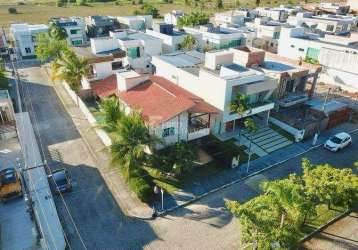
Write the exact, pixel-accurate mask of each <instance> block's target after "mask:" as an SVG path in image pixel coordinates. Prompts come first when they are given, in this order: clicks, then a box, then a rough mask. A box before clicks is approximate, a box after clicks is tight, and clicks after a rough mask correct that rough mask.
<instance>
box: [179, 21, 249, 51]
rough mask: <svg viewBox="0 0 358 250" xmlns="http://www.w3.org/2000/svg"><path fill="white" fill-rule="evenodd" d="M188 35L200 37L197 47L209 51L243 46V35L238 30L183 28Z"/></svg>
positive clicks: (211, 27) (207, 26) (200, 27)
mask: <svg viewBox="0 0 358 250" xmlns="http://www.w3.org/2000/svg"><path fill="white" fill-rule="evenodd" d="M183 29H184V31H185V32H186V33H188V34H191V35H194V36H197V37H200V36H201V41H199V44H200V45H199V47H201V48H205V47H208V48H210V49H224V48H233V47H237V46H240V45H243V44H245V34H244V32H243V31H241V30H240V29H235V28H225V27H221V26H216V27H215V26H213V25H212V24H208V25H201V26H199V27H184V28H183Z"/></svg>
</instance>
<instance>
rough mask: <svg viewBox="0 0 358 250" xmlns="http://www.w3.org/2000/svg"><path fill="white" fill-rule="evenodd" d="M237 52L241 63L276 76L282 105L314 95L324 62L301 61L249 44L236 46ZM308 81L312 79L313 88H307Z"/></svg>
mask: <svg viewBox="0 0 358 250" xmlns="http://www.w3.org/2000/svg"><path fill="white" fill-rule="evenodd" d="M236 54H237V63H238V64H240V65H242V66H245V67H249V68H253V69H256V70H258V71H261V72H263V73H265V74H267V75H269V76H270V77H273V78H275V79H277V81H278V85H277V89H276V90H275V92H274V97H275V102H276V103H277V105H278V106H279V107H283V108H286V107H290V106H293V105H296V104H299V103H303V102H305V101H307V100H308V98H309V97H312V95H313V93H314V91H315V87H316V84H317V79H318V77H319V73H320V72H321V69H322V68H321V66H319V65H312V64H307V63H304V62H302V63H299V62H298V61H297V60H292V59H289V58H285V57H282V56H279V55H276V54H272V53H268V52H265V51H263V50H260V49H255V48H250V47H240V48H237V51H236ZM308 81H310V88H308V84H307V83H308Z"/></svg>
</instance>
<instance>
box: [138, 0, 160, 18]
mask: <svg viewBox="0 0 358 250" xmlns="http://www.w3.org/2000/svg"><path fill="white" fill-rule="evenodd" d="M141 9H142V12H141V13H142V14H145V15H152V16H153V18H158V17H159V10H158V9H157V8H155V7H154V6H153V5H151V4H148V3H145V4H143V6H142V7H141Z"/></svg>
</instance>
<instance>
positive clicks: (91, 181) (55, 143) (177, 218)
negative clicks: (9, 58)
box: [19, 67, 358, 249]
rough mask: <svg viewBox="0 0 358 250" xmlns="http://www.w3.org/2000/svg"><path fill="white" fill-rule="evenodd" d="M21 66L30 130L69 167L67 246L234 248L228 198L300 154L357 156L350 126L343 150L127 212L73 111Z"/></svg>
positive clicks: (63, 213)
mask: <svg viewBox="0 0 358 250" xmlns="http://www.w3.org/2000/svg"><path fill="white" fill-rule="evenodd" d="M19 73H20V74H21V76H22V78H23V80H25V81H24V82H23V86H22V92H23V96H24V102H25V104H26V107H27V110H28V111H30V114H31V118H32V121H33V122H34V123H35V124H34V128H35V131H36V130H37V129H38V131H37V132H38V134H37V136H38V140H39V144H40V145H42V148H43V150H44V156H45V159H46V160H47V162H48V164H49V165H50V167H51V168H52V169H57V168H64V167H65V168H67V169H68V170H69V171H70V173H71V175H72V179H73V182H74V188H73V192H71V193H68V194H64V195H63V199H62V198H61V197H60V196H57V197H56V206H57V208H58V213H59V215H60V219H61V221H62V224H63V227H64V229H65V232H66V234H67V237H68V244H69V248H70V249H85V248H87V249H169V248H170V249H237V248H238V247H239V241H240V234H239V223H238V220H236V219H233V218H232V216H231V215H230V214H229V213H228V212H227V211H226V210H225V208H224V202H225V200H226V199H233V200H239V201H241V202H244V201H246V200H248V199H250V198H252V197H254V196H255V195H257V194H258V192H259V188H258V187H259V183H260V182H261V181H264V180H273V179H277V178H284V177H286V176H287V175H289V174H290V173H301V167H300V162H301V158H302V157H306V158H308V159H310V160H311V161H312V162H313V163H326V162H327V163H329V164H332V165H333V166H336V167H340V168H343V167H352V166H353V163H354V162H355V161H357V160H358V156H357V155H356V152H358V135H357V134H355V135H353V136H352V137H353V145H352V146H351V147H349V148H347V149H345V150H342V151H341V152H338V153H331V152H328V151H327V150H325V149H323V148H322V147H320V148H318V149H315V150H312V151H310V152H308V153H306V154H304V155H303V156H300V157H296V158H294V159H291V160H289V161H287V162H285V163H283V164H280V165H278V166H276V167H275V168H273V169H271V170H268V171H266V172H264V173H262V174H259V175H256V176H253V177H251V178H249V179H247V180H246V181H243V182H239V183H236V184H234V185H232V186H230V187H228V188H226V189H224V190H221V191H219V192H216V193H213V194H210V195H208V196H207V197H205V198H203V199H201V200H199V201H197V202H195V203H193V204H191V205H189V206H187V207H184V208H180V209H178V210H175V211H174V212H172V213H170V214H168V215H166V216H164V217H160V218H157V219H155V220H153V221H143V220H139V219H132V218H128V217H126V216H125V215H124V214H123V212H122V211H121V209H120V208H119V207H118V205H117V204H116V201H115V200H114V198H113V196H112V194H111V192H110V191H109V189H108V187H107V186H106V184H105V182H104V180H103V178H102V176H101V175H100V174H99V172H98V169H97V167H96V164H95V160H94V159H93V157H92V156H91V153H90V151H89V149H88V148H87V146H86V144H85V143H84V141H83V139H82V138H81V136H80V134H79V132H78V131H77V128H76V119H77V118H76V117H70V116H69V115H68V113H67V112H66V110H65V109H64V107H63V104H62V103H61V101H60V100H59V98H58V96H57V95H56V92H55V90H54V89H53V87H52V86H51V84H50V81H49V79H48V78H47V75H46V74H45V72H44V70H43V69H41V68H39V67H27V68H26V67H23V68H22V69H19ZM72 105H75V104H72ZM355 142H357V143H355ZM355 171H356V170H355Z"/></svg>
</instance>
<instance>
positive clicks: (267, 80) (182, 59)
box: [152, 48, 277, 134]
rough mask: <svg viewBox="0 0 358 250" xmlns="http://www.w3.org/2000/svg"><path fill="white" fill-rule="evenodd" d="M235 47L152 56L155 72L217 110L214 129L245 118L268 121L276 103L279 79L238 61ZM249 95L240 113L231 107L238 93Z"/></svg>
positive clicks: (222, 129)
mask: <svg viewBox="0 0 358 250" xmlns="http://www.w3.org/2000/svg"><path fill="white" fill-rule="evenodd" d="M236 52H237V50H236V49H233V48H231V49H228V50H221V51H216V52H207V53H205V55H204V54H203V53H200V52H197V51H189V52H178V53H173V54H167V55H162V56H155V57H153V60H152V63H153V64H154V65H155V67H156V74H157V75H159V76H163V77H165V78H166V79H169V80H171V81H173V82H174V83H175V84H177V85H178V86H180V87H182V88H184V89H186V90H187V91H189V92H191V93H193V94H196V95H198V96H199V97H201V98H203V99H204V100H205V101H206V102H208V103H210V104H211V105H213V106H214V107H216V108H217V109H218V110H220V113H219V115H218V116H217V117H216V118H215V119H214V120H213V124H212V132H213V133H216V134H221V133H224V132H230V131H233V130H234V129H236V128H238V127H240V126H241V125H242V121H243V119H242V118H245V117H248V116H253V115H256V116H260V118H262V120H263V121H264V122H265V123H266V122H267V121H268V117H269V112H270V110H271V109H272V108H273V107H274V102H273V101H272V100H271V97H272V94H273V92H274V90H275V89H276V87H277V81H276V80H275V79H273V78H271V77H269V76H267V75H266V74H265V73H262V72H259V71H257V70H254V69H250V68H246V67H243V66H241V65H238V64H237V60H238V54H237V53H236ZM238 92H239V93H241V94H242V95H245V96H247V98H248V101H249V103H250V106H251V108H250V109H249V110H247V111H246V112H244V113H243V114H242V115H241V116H239V115H238V114H237V113H235V112H232V111H231V110H230V107H229V106H230V103H231V102H232V101H234V100H235V99H236V96H237V93H238Z"/></svg>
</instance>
